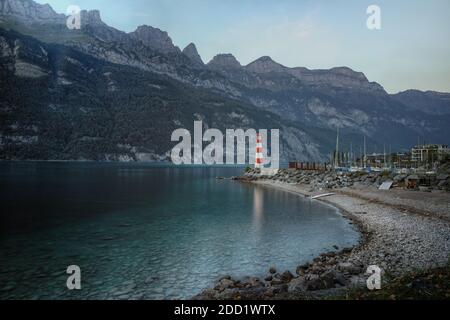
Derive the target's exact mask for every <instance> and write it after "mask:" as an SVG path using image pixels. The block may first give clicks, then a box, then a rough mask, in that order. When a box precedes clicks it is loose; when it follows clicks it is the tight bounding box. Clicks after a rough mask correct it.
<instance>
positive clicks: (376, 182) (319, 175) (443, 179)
mask: <svg viewBox="0 0 450 320" xmlns="http://www.w3.org/2000/svg"><path fill="white" fill-rule="evenodd" d="M411 178H414V179H418V180H419V183H417V185H416V186H415V188H414V189H415V190H423V191H430V190H444V191H450V174H446V173H442V174H438V175H425V174H397V173H393V172H371V173H367V172H334V171H301V170H289V169H283V170H279V172H278V174H276V175H273V176H261V175H260V174H259V172H258V171H257V170H249V171H247V172H246V173H245V175H244V176H243V177H237V178H235V179H238V180H246V181H256V180H272V181H279V182H284V183H288V184H304V185H308V186H309V187H310V189H311V190H322V189H336V188H345V187H353V186H354V187H367V186H374V187H379V186H380V185H381V184H382V183H383V182H386V181H393V182H394V185H396V186H401V187H404V186H405V185H406V183H407V180H408V179H411ZM421 182H422V184H423V185H421Z"/></svg>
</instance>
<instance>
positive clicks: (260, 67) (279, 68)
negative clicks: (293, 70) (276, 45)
mask: <svg viewBox="0 0 450 320" xmlns="http://www.w3.org/2000/svg"><path fill="white" fill-rule="evenodd" d="M245 69H246V70H247V71H250V72H254V73H270V72H285V71H286V69H287V68H286V67H285V66H283V65H281V64H279V63H277V62H275V61H273V60H272V58H270V57H268V56H264V57H261V58H259V59H258V60H255V61H253V62H252V63H250V64H248V65H247V66H246V67H245Z"/></svg>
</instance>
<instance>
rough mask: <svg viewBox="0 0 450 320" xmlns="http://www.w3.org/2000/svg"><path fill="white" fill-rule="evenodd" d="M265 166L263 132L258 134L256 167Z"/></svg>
mask: <svg viewBox="0 0 450 320" xmlns="http://www.w3.org/2000/svg"><path fill="white" fill-rule="evenodd" d="M263 167H264V157H263V144H262V136H261V134H259V133H258V134H257V135H256V155H255V169H262V168H263Z"/></svg>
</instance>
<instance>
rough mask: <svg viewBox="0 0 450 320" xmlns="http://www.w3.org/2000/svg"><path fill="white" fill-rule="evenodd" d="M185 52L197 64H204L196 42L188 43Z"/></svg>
mask: <svg viewBox="0 0 450 320" xmlns="http://www.w3.org/2000/svg"><path fill="white" fill-rule="evenodd" d="M183 54H184V55H185V56H187V57H188V58H189V59H191V60H192V62H194V63H195V64H196V65H199V66H204V63H203V60H202V57H200V55H199V54H198V51H197V47H196V46H195V44H193V43H190V44H189V45H187V47H186V48H184V49H183Z"/></svg>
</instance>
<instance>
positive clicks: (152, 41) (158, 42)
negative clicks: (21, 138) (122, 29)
mask: <svg viewBox="0 0 450 320" xmlns="http://www.w3.org/2000/svg"><path fill="white" fill-rule="evenodd" d="M129 35H130V36H131V37H132V38H134V39H135V40H138V41H141V42H142V43H143V44H144V45H146V46H148V47H150V48H152V49H154V50H157V51H161V52H163V53H170V52H179V49H178V47H176V46H174V44H173V42H172V39H171V38H170V37H169V35H168V34H167V32H165V31H161V30H160V29H158V28H153V27H151V26H147V25H143V26H139V27H138V28H137V29H136V31H134V32H131V33H130V34H129Z"/></svg>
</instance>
